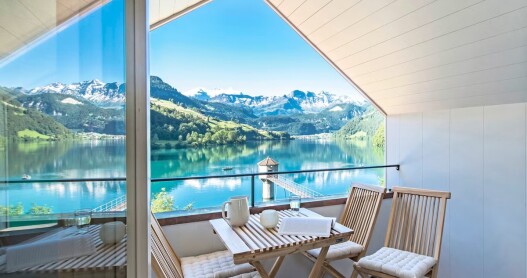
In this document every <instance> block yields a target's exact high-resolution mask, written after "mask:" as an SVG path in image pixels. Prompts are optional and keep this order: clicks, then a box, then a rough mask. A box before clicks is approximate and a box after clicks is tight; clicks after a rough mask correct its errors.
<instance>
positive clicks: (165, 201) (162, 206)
mask: <svg viewBox="0 0 527 278" xmlns="http://www.w3.org/2000/svg"><path fill="white" fill-rule="evenodd" d="M151 207H152V212H153V213H157V212H165V211H173V210H174V209H175V207H174V197H172V196H170V195H169V194H168V192H166V189H165V188H161V192H159V193H157V194H156V195H155V196H154V199H153V200H152V204H151Z"/></svg>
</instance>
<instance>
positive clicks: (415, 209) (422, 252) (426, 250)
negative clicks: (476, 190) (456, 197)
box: [353, 187, 450, 278]
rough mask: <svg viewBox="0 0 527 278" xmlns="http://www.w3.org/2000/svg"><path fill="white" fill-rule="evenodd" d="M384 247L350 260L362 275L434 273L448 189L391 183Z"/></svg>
mask: <svg viewBox="0 0 527 278" xmlns="http://www.w3.org/2000/svg"><path fill="white" fill-rule="evenodd" d="M393 192H394V195H393V200H392V210H391V213H390V220H389V222H388V231H387V233H386V240H385V242H384V246H385V247H383V248H381V249H380V250H378V251H377V252H375V253H374V254H372V255H370V256H366V257H363V258H362V259H360V260H359V261H358V262H356V263H354V264H353V267H354V268H355V271H356V272H358V273H359V274H360V275H361V276H362V277H368V276H366V275H371V276H375V277H382V278H385V277H423V276H426V277H433V278H435V277H437V271H438V266H439V255H440V253H441V239H442V236H443V225H444V221H445V213H446V203H447V199H450V192H444V191H435V190H426V189H415V188H404V187H394V188H393Z"/></svg>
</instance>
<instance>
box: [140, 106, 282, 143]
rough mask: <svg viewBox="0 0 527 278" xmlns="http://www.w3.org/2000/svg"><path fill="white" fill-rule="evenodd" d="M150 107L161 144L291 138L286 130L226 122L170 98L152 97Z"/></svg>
mask: <svg viewBox="0 0 527 278" xmlns="http://www.w3.org/2000/svg"><path fill="white" fill-rule="evenodd" d="M150 107H151V110H150V119H151V136H152V137H151V138H152V143H153V144H158V147H160V146H161V142H160V141H162V140H166V141H176V144H177V145H178V146H186V145H191V146H197V145H207V144H231V143H243V142H245V141H254V140H280V139H282V140H287V139H290V136H289V134H288V133H286V132H274V131H265V130H259V129H256V128H254V127H252V126H250V125H247V124H240V123H236V122H233V121H222V120H219V119H217V118H215V117H211V116H208V115H204V114H202V113H201V112H199V111H197V109H189V108H185V107H182V106H180V105H177V104H175V103H173V102H170V101H167V100H160V99H151V105H150ZM165 144H166V143H165ZM169 144H170V143H169Z"/></svg>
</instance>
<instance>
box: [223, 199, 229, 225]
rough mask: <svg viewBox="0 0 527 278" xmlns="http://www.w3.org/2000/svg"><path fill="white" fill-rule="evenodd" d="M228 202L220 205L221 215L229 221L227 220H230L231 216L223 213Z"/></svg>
mask: <svg viewBox="0 0 527 278" xmlns="http://www.w3.org/2000/svg"><path fill="white" fill-rule="evenodd" d="M230 204H231V202H225V203H223V205H222V206H221V217H223V219H225V220H226V221H229V222H230V220H231V218H230V217H227V216H226V215H225V207H226V206H227V205H230Z"/></svg>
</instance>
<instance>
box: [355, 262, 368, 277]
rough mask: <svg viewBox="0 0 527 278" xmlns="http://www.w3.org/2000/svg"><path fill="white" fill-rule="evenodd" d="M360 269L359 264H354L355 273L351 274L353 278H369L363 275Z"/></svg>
mask: <svg viewBox="0 0 527 278" xmlns="http://www.w3.org/2000/svg"><path fill="white" fill-rule="evenodd" d="M359 269H360V266H358V265H357V263H353V273H351V277H352V278H355V277H357V276H360V277H361V278H368V276H367V275H366V274H364V273H362V272H361V271H360V270H359Z"/></svg>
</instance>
